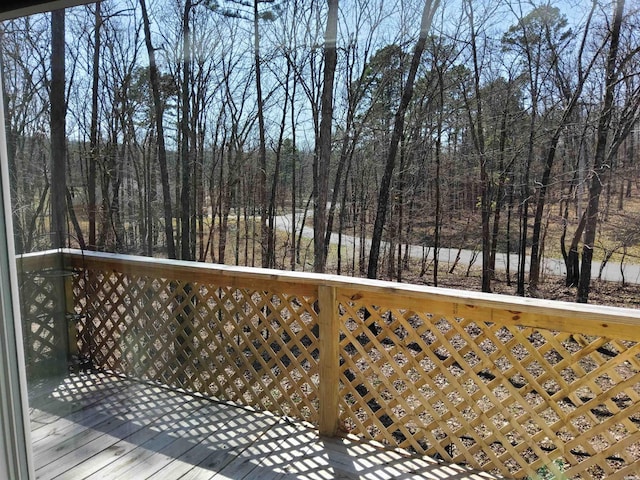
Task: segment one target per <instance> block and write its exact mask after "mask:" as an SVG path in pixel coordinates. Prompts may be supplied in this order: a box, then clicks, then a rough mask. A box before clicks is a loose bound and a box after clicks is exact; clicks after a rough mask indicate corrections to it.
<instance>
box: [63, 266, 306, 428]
mask: <svg viewBox="0 0 640 480" xmlns="http://www.w3.org/2000/svg"><path fill="white" fill-rule="evenodd" d="M77 278H78V281H77V282H76V285H75V291H76V297H77V298H78V299H80V304H82V305H83V306H82V311H83V313H84V314H85V315H86V317H87V323H86V324H85V325H84V327H83V329H82V330H81V332H80V338H84V339H87V340H86V343H87V347H85V348H88V349H89V351H90V353H89V355H90V357H91V358H92V360H93V363H94V366H96V367H98V368H102V369H107V370H113V371H118V372H122V373H124V374H127V375H130V376H133V377H137V378H141V379H145V380H152V381H159V382H162V383H164V384H167V385H170V386H173V387H176V388H184V389H187V390H190V391H196V392H200V393H203V394H205V395H209V396H212V397H216V398H219V399H225V400H229V401H235V402H238V403H241V404H244V405H248V406H251V407H254V408H258V409H261V410H269V411H274V412H276V413H278V414H281V415H290V416H295V417H298V418H303V419H305V420H309V421H313V422H317V409H318V393H317V384H318V373H317V362H318V347H317V315H316V313H315V311H314V309H313V303H314V301H315V298H314V297H310V296H306V295H296V294H295V293H294V294H290V293H283V292H279V291H277V290H273V289H272V288H273V286H268V287H267V286H266V285H265V289H264V290H257V289H255V288H240V287H230V286H228V285H217V284H215V283H209V282H206V283H205V282H198V281H185V280H176V279H171V278H162V277H155V276H149V275H137V274H134V273H129V272H128V273H123V272H116V271H105V270H97V269H91V270H90V275H89V276H80V275H79V276H78V277H77ZM276 286H277V285H276Z"/></svg>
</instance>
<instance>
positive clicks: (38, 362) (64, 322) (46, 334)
mask: <svg viewBox="0 0 640 480" xmlns="http://www.w3.org/2000/svg"><path fill="white" fill-rule="evenodd" d="M20 266H22V265H20ZM27 266H28V267H29V268H28V269H26V270H25V269H21V270H20V271H19V274H20V278H19V283H20V285H19V287H20V288H19V289H18V293H19V296H20V305H21V318H22V334H23V339H24V354H25V361H26V368H27V375H28V378H29V379H37V378H45V377H50V376H53V375H63V374H65V373H66V372H67V367H68V364H67V360H68V358H67V357H68V353H69V351H68V327H69V324H68V321H69V320H70V319H69V317H68V316H67V315H66V305H65V295H64V281H65V278H66V272H61V271H60V270H58V269H55V268H47V266H46V265H45V267H44V268H37V265H31V264H28V265H27Z"/></svg>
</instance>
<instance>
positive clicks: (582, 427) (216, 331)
mask: <svg viewBox="0 0 640 480" xmlns="http://www.w3.org/2000/svg"><path fill="white" fill-rule="evenodd" d="M66 263H67V265H68V268H72V269H74V270H75V272H76V275H75V276H74V289H73V290H74V296H75V309H76V310H75V311H76V313H77V314H79V315H81V316H82V318H84V319H85V323H84V324H83V325H82V327H81V328H80V332H79V344H80V351H81V353H84V354H85V355H87V356H88V357H90V358H91V360H92V362H93V364H94V365H95V366H96V367H98V368H102V369H106V370H111V371H117V372H121V373H123V374H126V375H129V376H132V377H135V378H141V379H144V380H149V381H157V382H162V383H165V384H168V385H171V386H173V387H177V388H183V389H188V390H192V391H198V392H201V393H203V394H205V395H210V396H213V397H217V398H221V399H226V400H230V401H235V402H239V403H243V404H245V405H250V406H252V407H254V408H258V409H262V410H270V411H273V412H276V413H278V414H285V415H289V416H293V417H297V418H300V419H304V420H308V421H311V422H314V423H316V424H318V425H319V430H320V432H322V433H324V434H327V435H332V434H335V433H340V432H339V431H338V432H337V430H338V429H339V427H341V428H340V430H341V431H342V432H343V433H344V432H348V433H350V434H355V435H358V436H361V437H363V438H370V439H374V440H377V441H379V442H382V443H384V444H387V445H389V446H392V447H400V448H403V449H407V450H410V451H414V452H417V453H420V454H427V455H429V456H433V457H436V458H439V459H442V460H444V461H447V462H452V463H460V464H466V465H469V466H471V467H473V468H476V469H479V470H484V471H487V472H491V473H495V474H499V475H502V476H505V477H508V478H530V479H534V478H536V479H537V478H541V479H550V478H571V479H585V480H596V479H598V480H603V479H605V478H606V479H607V480H609V479H616V480H617V479H624V480H638V479H640V474H638V465H639V464H640V432H639V426H640V401H639V400H640V313H638V312H636V311H634V310H623V309H613V308H603V307H593V306H584V305H583V306H578V305H573V304H559V303H552V302H546V303H544V302H539V301H537V300H533V299H513V298H508V297H498V296H486V295H483V294H475V293H470V292H452V291H446V290H439V289H429V288H425V287H417V286H407V285H398V284H390V283H385V282H375V281H367V280H358V281H352V280H349V279H346V278H344V279H343V278H337V277H332V276H323V275H316V276H314V275H308V274H303V273H285V272H279V273H276V272H273V271H267V272H265V271H259V270H256V269H243V268H235V269H234V268H232V267H224V266H215V267H214V266H205V265H202V264H187V263H186V262H175V261H173V262H172V261H159V260H149V259H141V258H139V257H122V256H108V255H103V254H85V255H79V254H74V253H67V254H66ZM323 332H324V333H323Z"/></svg>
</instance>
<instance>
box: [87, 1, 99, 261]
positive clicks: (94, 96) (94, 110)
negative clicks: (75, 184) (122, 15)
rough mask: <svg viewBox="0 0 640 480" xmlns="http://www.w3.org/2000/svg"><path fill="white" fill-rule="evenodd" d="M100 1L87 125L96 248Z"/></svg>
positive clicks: (92, 234)
mask: <svg viewBox="0 0 640 480" xmlns="http://www.w3.org/2000/svg"><path fill="white" fill-rule="evenodd" d="M101 5H102V2H96V5H95V8H96V11H95V14H94V17H95V26H94V28H95V31H94V47H93V65H92V85H91V125H90V127H89V171H88V175H87V197H88V198H87V200H88V202H89V205H88V212H87V213H88V217H89V218H88V219H89V249H90V250H95V248H96V210H97V205H96V164H97V163H98V159H99V155H100V152H99V146H98V95H99V90H98V89H99V80H100V57H101V52H100V46H101V43H100V39H101V37H100V29H101V27H102V15H101V10H100V6H101Z"/></svg>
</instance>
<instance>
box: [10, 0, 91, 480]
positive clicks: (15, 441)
mask: <svg viewBox="0 0 640 480" xmlns="http://www.w3.org/2000/svg"><path fill="white" fill-rule="evenodd" d="M8 3H9V5H6V4H5V5H6V6H11V2H8ZM86 3H95V2H90V1H86V0H56V1H50V2H42V3H41V4H38V5H32V6H27V7H24V6H21V5H19V4H16V6H17V8H16V9H14V10H11V11H7V12H3V13H0V21H2V20H7V19H10V18H16V17H20V16H25V15H31V14H34V13H41V12H45V11H50V10H56V9H59V8H67V7H71V6H75V5H81V4H86ZM0 41H1V40H0ZM0 70H1V69H0ZM0 74H1V72H0ZM0 85H2V82H1V78H0ZM3 94H4V92H3V91H2V88H0V201H1V202H2V205H1V207H2V208H0V479H8V480H29V479H35V472H34V467H33V455H32V449H31V438H30V437H31V435H30V426H29V402H28V393H27V375H26V368H25V359H24V346H23V338H22V328H21V325H22V323H21V319H20V307H19V306H20V302H19V298H18V275H17V269H16V262H15V246H14V240H13V222H12V214H11V196H10V192H11V190H10V186H9V161H8V159H9V157H8V154H7V137H6V130H5V115H4V114H5V112H4V95H3Z"/></svg>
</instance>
